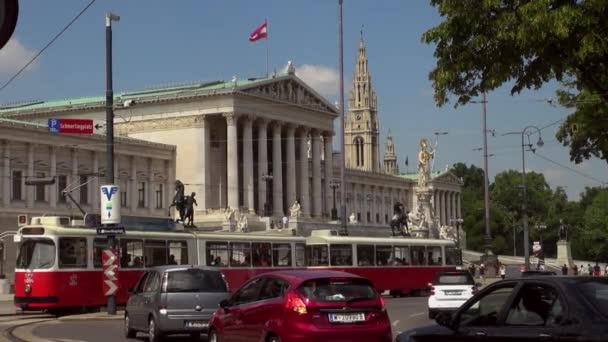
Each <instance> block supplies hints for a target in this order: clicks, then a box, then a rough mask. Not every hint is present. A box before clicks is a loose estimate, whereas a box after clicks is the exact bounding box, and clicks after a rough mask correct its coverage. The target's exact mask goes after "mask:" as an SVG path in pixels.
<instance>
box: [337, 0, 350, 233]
mask: <svg viewBox="0 0 608 342" xmlns="http://www.w3.org/2000/svg"><path fill="white" fill-rule="evenodd" d="M338 9H339V10H338V32H339V34H338V38H339V39H338V40H339V43H338V45H339V48H338V50H339V58H338V60H339V61H338V62H339V63H338V64H339V68H340V127H341V128H342V138H341V139H340V144H341V145H342V146H341V156H342V160H341V162H340V184H341V186H342V191H341V192H340V207H341V208H340V213H341V216H342V217H341V223H342V231H343V233H344V234H348V230H347V229H348V228H347V226H346V180H345V173H346V150H345V148H344V145H345V144H344V126H345V123H344V42H343V27H342V26H343V23H342V0H338Z"/></svg>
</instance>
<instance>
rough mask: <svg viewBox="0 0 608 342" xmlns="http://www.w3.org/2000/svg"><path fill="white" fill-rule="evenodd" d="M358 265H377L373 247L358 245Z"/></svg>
mask: <svg viewBox="0 0 608 342" xmlns="http://www.w3.org/2000/svg"><path fill="white" fill-rule="evenodd" d="M357 263H358V264H359V266H373V265H374V264H375V262H374V246H373V245H357Z"/></svg>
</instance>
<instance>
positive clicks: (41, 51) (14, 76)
mask: <svg viewBox="0 0 608 342" xmlns="http://www.w3.org/2000/svg"><path fill="white" fill-rule="evenodd" d="M95 1H97V0H91V2H89V4H88V5H86V6H85V7H84V8H83V9H82V11H80V12H79V13H78V14H77V15H76V16H75V17H74V19H72V20H71V21H70V22H68V24H67V25H66V26H65V27H64V28H63V29H62V30H61V31H59V33H57V34H56V35H55V37H53V39H51V40H50V41H49V42H48V43H47V44H46V45H45V46H44V47H43V48H42V49H41V50H40V51H38V53H37V54H36V55H35V56H34V57H32V59H30V60H29V62H27V63H26V64H25V65H24V66H23V67H21V69H19V71H17V72H16V73H15V74H14V75H13V76H12V77H11V78H9V80H8V81H6V83H4V85H3V86H2V87H0V92H1V91H3V90H4V89H5V88H6V87H8V86H9V84H11V83H12V82H13V81H14V80H15V79H16V78H17V77H18V76H19V75H21V73H22V72H23V71H24V70H25V69H27V67H28V66H30V64H32V63H33V62H34V61H35V60H36V59H37V58H38V57H39V56H40V55H41V54H42V53H43V52H44V51H45V50H46V49H47V48H49V47H50V46H51V45H52V44H53V43H54V42H55V41H56V40H57V39H58V38H59V37H61V35H62V34H63V33H64V32H65V31H67V29H68V28H70V26H72V24H74V22H75V21H76V20H78V18H80V17H81V16H82V15H83V14H84V12H86V11H87V10H88V9H89V7H91V6H92V5H93V4H94V3H95Z"/></svg>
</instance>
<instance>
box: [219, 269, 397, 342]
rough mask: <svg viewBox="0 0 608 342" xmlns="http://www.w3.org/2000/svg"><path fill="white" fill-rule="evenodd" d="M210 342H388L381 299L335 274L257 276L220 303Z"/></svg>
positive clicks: (368, 287) (352, 278) (360, 282)
mask: <svg viewBox="0 0 608 342" xmlns="http://www.w3.org/2000/svg"><path fill="white" fill-rule="evenodd" d="M208 336H209V342H218V341H221V342H234V341H239V342H244V341H256V342H292V341H293V342H304V341H314V342H321V341H324V342H331V341H336V342H337V341H344V342H347V341H348V342H356V341H366V342H376V341H377V342H390V341H391V336H392V332H391V324H390V321H389V317H388V313H387V312H386V307H385V304H384V299H383V298H382V297H381V296H380V295H379V294H378V292H377V291H376V290H375V289H374V286H373V285H372V283H371V282H370V281H369V280H367V279H365V278H362V277H359V276H356V275H354V274H350V273H345V272H335V271H306V270H301V271H278V272H270V273H265V274H262V275H259V276H257V277H255V278H253V279H251V280H250V281H248V282H247V283H245V284H244V285H243V286H242V287H241V288H240V289H239V290H237V291H236V292H235V293H234V295H232V297H231V298H229V299H227V300H224V301H222V302H221V303H220V308H219V309H218V310H217V311H216V312H215V314H214V316H213V318H212V319H211V323H210V327H209V335H208Z"/></svg>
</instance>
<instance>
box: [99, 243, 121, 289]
mask: <svg viewBox="0 0 608 342" xmlns="http://www.w3.org/2000/svg"><path fill="white" fill-rule="evenodd" d="M101 263H102V269H103V284H102V291H103V294H104V296H111V295H113V294H114V293H116V290H118V287H119V286H120V285H119V284H120V283H119V282H118V253H117V251H116V250H111V249H104V250H103V251H102V253H101Z"/></svg>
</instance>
